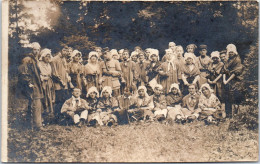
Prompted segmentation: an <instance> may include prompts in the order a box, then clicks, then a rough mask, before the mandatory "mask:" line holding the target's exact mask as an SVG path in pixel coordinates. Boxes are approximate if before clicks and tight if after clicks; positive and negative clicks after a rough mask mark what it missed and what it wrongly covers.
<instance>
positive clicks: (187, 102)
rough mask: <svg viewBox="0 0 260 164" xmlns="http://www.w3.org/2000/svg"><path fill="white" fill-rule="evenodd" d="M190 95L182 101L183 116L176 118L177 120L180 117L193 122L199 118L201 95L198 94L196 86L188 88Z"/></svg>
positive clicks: (191, 85)
mask: <svg viewBox="0 0 260 164" xmlns="http://www.w3.org/2000/svg"><path fill="white" fill-rule="evenodd" d="M188 91H189V94H188V95H186V96H185V97H184V98H183V99H182V109H181V111H182V115H181V116H176V117H177V119H180V117H182V118H184V119H188V120H189V121H193V120H195V119H197V118H198V117H199V114H198V113H199V110H198V104H199V95H198V94H197V92H196V85H195V84H190V85H189V88H188Z"/></svg>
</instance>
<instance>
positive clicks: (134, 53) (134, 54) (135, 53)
mask: <svg viewBox="0 0 260 164" xmlns="http://www.w3.org/2000/svg"><path fill="white" fill-rule="evenodd" d="M137 55H138V52H136V51H133V52H132V53H131V56H130V58H132V57H133V56H137Z"/></svg>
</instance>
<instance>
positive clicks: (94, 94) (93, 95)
mask: <svg viewBox="0 0 260 164" xmlns="http://www.w3.org/2000/svg"><path fill="white" fill-rule="evenodd" d="M96 96H97V93H96V92H91V93H90V94H89V97H90V98H92V99H94V98H96Z"/></svg>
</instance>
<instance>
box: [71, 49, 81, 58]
mask: <svg viewBox="0 0 260 164" xmlns="http://www.w3.org/2000/svg"><path fill="white" fill-rule="evenodd" d="M77 54H80V58H81V57H82V53H81V52H79V51H78V50H74V51H73V52H72V54H71V56H70V57H71V58H74V57H75V56H76V55H77Z"/></svg>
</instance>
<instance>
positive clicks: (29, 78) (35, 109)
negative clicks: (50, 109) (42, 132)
mask: <svg viewBox="0 0 260 164" xmlns="http://www.w3.org/2000/svg"><path fill="white" fill-rule="evenodd" d="M40 49H41V46H40V44H39V43H37V42H34V43H32V52H31V53H29V54H27V55H25V57H24V58H23V60H22V64H21V65H20V66H19V73H20V74H19V75H20V77H19V80H20V87H21V89H22V94H23V95H24V96H25V98H26V99H28V100H29V103H28V113H27V117H28V121H29V122H30V123H31V126H32V128H41V127H42V102H41V100H42V99H43V96H44V95H43V90H42V82H41V78H40V70H39V67H38V65H37V63H38V57H39V52H40Z"/></svg>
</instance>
